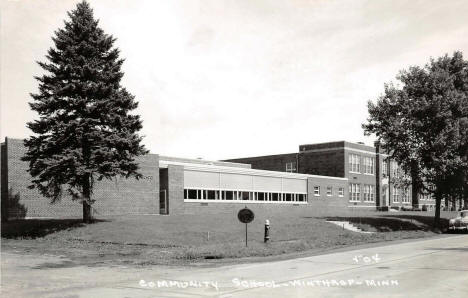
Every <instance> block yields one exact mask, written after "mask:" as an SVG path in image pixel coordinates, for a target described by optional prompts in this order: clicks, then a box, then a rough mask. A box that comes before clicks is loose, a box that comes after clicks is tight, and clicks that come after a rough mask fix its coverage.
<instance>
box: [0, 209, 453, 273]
mask: <svg viewBox="0 0 468 298" xmlns="http://www.w3.org/2000/svg"><path fill="white" fill-rule="evenodd" d="M451 215H452V214H445V217H450V216H451ZM266 219H269V220H270V238H271V241H270V242H269V243H267V244H265V243H263V237H264V223H265V220H266ZM327 219H333V220H348V221H351V222H353V223H355V224H356V225H357V226H359V227H361V228H362V229H364V230H371V231H374V232H376V233H373V234H362V233H356V232H351V231H348V230H344V229H342V228H341V227H339V226H337V225H334V224H331V223H328V222H326V221H327ZM446 221H447V220H446V219H445V220H444V223H445V222H446ZM431 223H432V213H426V212H418V213H407V212H400V213H398V214H395V213H387V212H370V211H352V212H351V211H349V212H343V213H342V214H338V215H336V214H334V215H333V216H332V215H329V214H326V213H320V212H316V211H311V210H308V209H300V208H297V209H296V210H293V211H291V210H289V211H288V212H284V211H282V210H281V209H280V208H278V210H277V211H269V212H256V217H255V220H254V221H253V222H252V223H250V224H249V225H248V247H245V224H242V223H240V222H239V221H238V219H237V212H233V213H232V214H214V215H170V216H157V215H153V216H152V215H144V216H137V215H123V216H116V217H105V218H99V220H98V221H96V222H95V223H93V224H82V223H80V221H79V220H75V219H70V220H17V221H11V222H8V223H4V224H2V238H3V239H2V248H3V249H7V250H9V249H11V250H17V251H21V252H36V253H51V254H59V255H65V256H67V257H69V258H71V259H72V260H74V261H75V262H77V264H88V265H99V264H109V263H111V264H133V265H153V264H189V263H200V262H207V260H217V262H219V260H222V261H223V262H239V261H246V260H251V259H252V258H255V259H256V260H257V259H260V260H261V259H262V258H263V257H267V256H285V255H290V254H292V255H297V254H298V253H303V252H307V253H308V252H310V253H313V252H323V251H328V250H331V249H334V248H340V247H347V246H355V245H359V244H365V243H372V242H382V241H391V240H396V239H407V238H421V237H430V236H434V235H436V233H434V232H432V231H431V229H430V225H431ZM247 257H249V258H248V259H246V258H247ZM210 262H212V261H210Z"/></svg>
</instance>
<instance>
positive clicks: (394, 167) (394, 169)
mask: <svg viewBox="0 0 468 298" xmlns="http://www.w3.org/2000/svg"><path fill="white" fill-rule="evenodd" d="M390 173H391V174H392V177H398V176H399V174H400V173H399V170H398V163H397V162H396V161H394V160H392V161H390Z"/></svg>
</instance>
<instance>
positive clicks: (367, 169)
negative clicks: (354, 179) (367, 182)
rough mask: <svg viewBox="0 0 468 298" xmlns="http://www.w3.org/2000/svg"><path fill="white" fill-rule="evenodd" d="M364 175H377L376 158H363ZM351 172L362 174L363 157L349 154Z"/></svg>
mask: <svg viewBox="0 0 468 298" xmlns="http://www.w3.org/2000/svg"><path fill="white" fill-rule="evenodd" d="M362 162H363V167H362V170H363V173H364V174H369V175H374V173H375V158H373V157H367V156H366V157H363V159H362ZM349 171H350V172H352V173H361V156H359V155H357V154H352V153H351V154H349Z"/></svg>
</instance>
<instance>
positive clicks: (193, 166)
mask: <svg viewBox="0 0 468 298" xmlns="http://www.w3.org/2000/svg"><path fill="white" fill-rule="evenodd" d="M168 165H179V166H183V167H184V169H186V170H192V171H203V172H220V173H230V174H241V175H252V176H266V177H278V178H291V179H303V180H306V179H307V178H316V179H334V180H340V181H347V180H348V178H343V177H333V176H322V175H309V174H298V173H288V172H278V171H267V170H257V169H250V168H241V167H229V166H221V165H209V164H197V163H189V162H181V161H171V160H161V159H160V160H159V167H161V168H166V167H167V166H168Z"/></svg>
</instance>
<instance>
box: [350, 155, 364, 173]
mask: <svg viewBox="0 0 468 298" xmlns="http://www.w3.org/2000/svg"><path fill="white" fill-rule="evenodd" d="M349 171H350V172H353V173H360V172H361V157H360V156H359V155H357V154H349Z"/></svg>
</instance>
